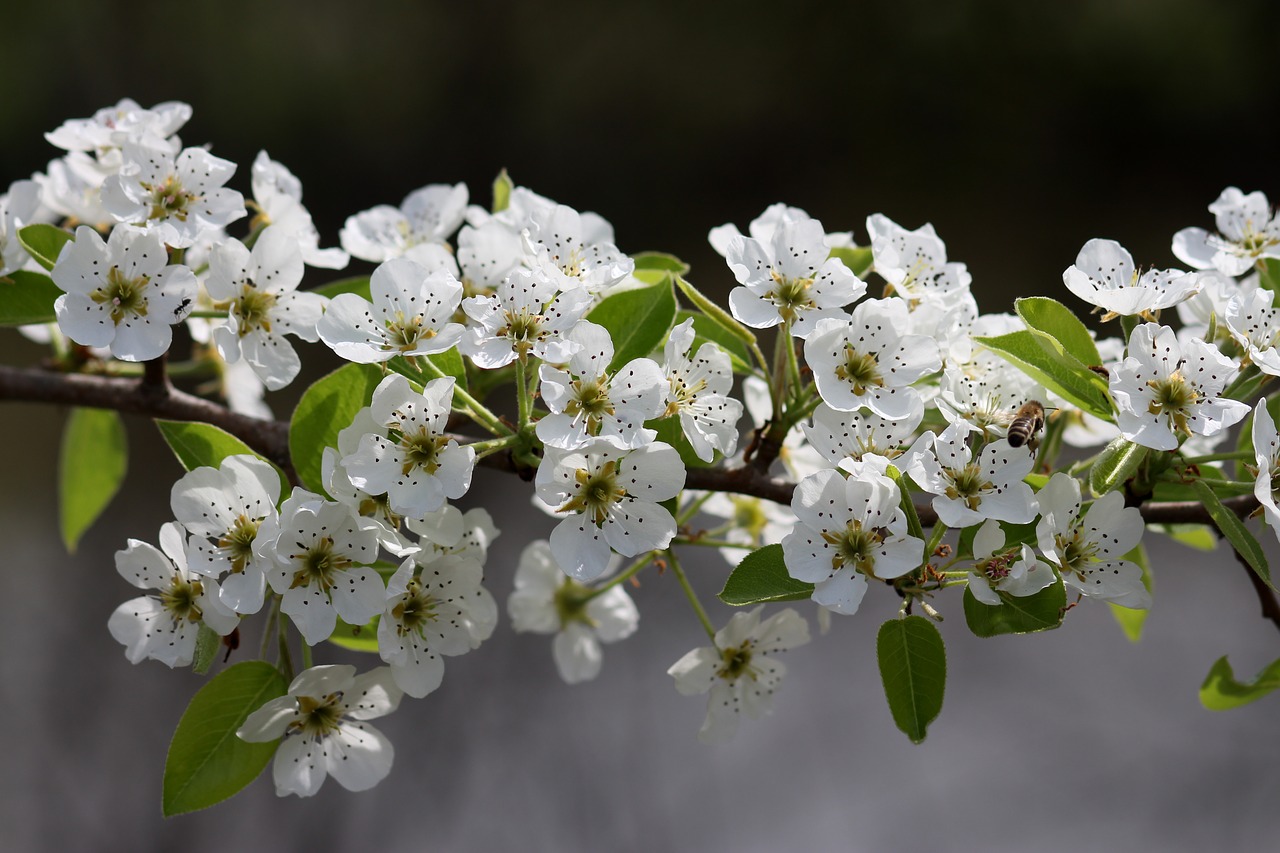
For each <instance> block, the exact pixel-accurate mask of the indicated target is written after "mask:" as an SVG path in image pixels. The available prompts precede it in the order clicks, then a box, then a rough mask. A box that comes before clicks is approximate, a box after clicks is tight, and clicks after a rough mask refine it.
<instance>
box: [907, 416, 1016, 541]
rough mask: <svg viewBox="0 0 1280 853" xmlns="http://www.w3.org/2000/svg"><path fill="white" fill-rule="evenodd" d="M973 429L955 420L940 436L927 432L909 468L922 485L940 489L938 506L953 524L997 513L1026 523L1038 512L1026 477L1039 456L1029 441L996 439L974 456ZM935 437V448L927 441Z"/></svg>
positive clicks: (962, 524)
mask: <svg viewBox="0 0 1280 853" xmlns="http://www.w3.org/2000/svg"><path fill="white" fill-rule="evenodd" d="M968 435H969V431H968V430H967V429H966V428H965V427H963V426H960V425H958V424H953V425H952V426H949V427H947V428H946V429H945V430H943V431H942V433H941V434H939V435H938V436H936V437H935V436H934V435H933V433H931V432H927V433H925V434H924V436H923V437H922V441H921V442H920V445H921V449H919V450H918V451H917V452H915V453H913V454H912V457H911V461H910V462H909V463H908V464H907V469H906V470H907V473H908V474H909V475H910V476H911V479H912V480H914V481H915V482H916V483H917V484H918V485H919V486H920V488H921V489H923V490H924V491H926V492H929V493H931V494H934V495H937V497H935V498H934V499H933V508H934V510H935V511H936V512H937V513H938V519H939V520H940V521H941V522H942V523H943V524H945V525H947V526H948V527H957V528H958V527H968V526H970V525H972V524H977V523H978V522H980V521H982V520H983V519H987V518H994V519H996V520H997V521H1008V522H1011V523H1013V524H1026V523H1027V522H1029V521H1031V520H1032V519H1034V518H1035V516H1036V510H1035V496H1034V494H1033V493H1032V491H1031V487H1030V486H1028V485H1027V484H1026V483H1024V482H1022V479H1023V478H1024V477H1026V476H1027V475H1028V474H1030V473H1031V469H1032V467H1033V466H1034V465H1035V456H1034V455H1033V454H1032V453H1030V452H1028V450H1027V448H1025V447H1010V446H1009V442H1008V441H1007V440H1005V439H1000V440H998V441H993V442H991V443H989V444H987V445H986V446H985V447H983V448H982V450H981V452H980V453H979V454H978V458H977V459H974V458H973V450H972V449H971V448H970V447H969V443H968V440H967V437H968ZM929 442H932V444H933V448H932V451H930V449H929V448H928V443H929Z"/></svg>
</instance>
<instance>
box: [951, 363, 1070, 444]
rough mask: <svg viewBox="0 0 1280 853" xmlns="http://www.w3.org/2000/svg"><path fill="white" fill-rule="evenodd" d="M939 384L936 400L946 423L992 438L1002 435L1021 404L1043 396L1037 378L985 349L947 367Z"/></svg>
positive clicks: (1043, 392)
mask: <svg viewBox="0 0 1280 853" xmlns="http://www.w3.org/2000/svg"><path fill="white" fill-rule="evenodd" d="M939 385H940V388H939V392H938V397H937V400H936V403H937V407H938V411H939V412H940V413H941V414H942V416H943V417H944V418H946V420H947V423H950V424H958V425H960V426H962V427H963V428H964V429H967V430H970V431H973V432H977V433H982V434H983V435H986V436H988V437H994V438H1002V437H1004V435H1005V433H1006V432H1007V431H1008V428H1009V424H1010V423H1011V422H1012V420H1013V417H1014V413H1015V412H1016V411H1017V410H1018V408H1020V407H1021V406H1022V405H1023V404H1025V403H1027V402H1028V401H1030V400H1043V399H1045V397H1046V394H1045V390H1044V388H1043V386H1041V385H1040V384H1039V383H1038V382H1036V381H1035V380H1034V379H1032V378H1031V377H1029V376H1027V374H1025V373H1023V372H1022V371H1021V370H1019V369H1018V368H1016V367H1014V366H1013V365H1012V364H1010V363H1009V362H1007V361H1005V360H1004V359H1003V358H999V357H997V356H995V355H993V354H992V353H989V352H986V351H983V352H980V353H978V354H977V357H976V358H975V359H974V361H972V362H970V363H968V364H965V365H963V366H956V367H948V368H947V369H946V370H944V371H943V373H942V380H941V382H940V383H939Z"/></svg>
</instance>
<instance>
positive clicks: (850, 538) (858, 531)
mask: <svg viewBox="0 0 1280 853" xmlns="http://www.w3.org/2000/svg"><path fill="white" fill-rule="evenodd" d="M887 533H888V531H887V530H885V529H884V528H883V527H872V528H863V526H862V522H861V521H858V520H856V519H851V520H850V521H849V523H848V524H847V525H846V526H845V528H844V530H829V531H827V532H826V533H823V534H822V538H823V539H824V540H826V542H827V544H828V545H831V546H832V547H833V548H834V549H835V554H834V555H833V556H832V557H831V569H832V570H833V571H835V570H838V569H840V568H842V567H844V566H852V567H853V568H855V569H857V570H858V571H860V572H862V573H863V574H864V575H867V576H868V577H875V568H876V549H878V548H879V547H880V545H881V543H883V542H884V539H885V535H886V534H887Z"/></svg>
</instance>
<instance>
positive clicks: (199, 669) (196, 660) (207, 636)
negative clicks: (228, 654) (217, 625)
mask: <svg viewBox="0 0 1280 853" xmlns="http://www.w3.org/2000/svg"><path fill="white" fill-rule="evenodd" d="M221 646H222V638H221V637H219V636H218V632H217V631H215V630H213V629H212V628H210V627H209V626H208V625H205V624H204V623H201V624H200V630H199V631H197V632H196V652H195V655H194V657H192V659H191V671H192V672H194V673H195V674H196V675H204V674H205V673H206V672H208V671H209V667H211V666H213V662H214V660H215V659H216V658H217V656H218V649H219V648H220V647H221Z"/></svg>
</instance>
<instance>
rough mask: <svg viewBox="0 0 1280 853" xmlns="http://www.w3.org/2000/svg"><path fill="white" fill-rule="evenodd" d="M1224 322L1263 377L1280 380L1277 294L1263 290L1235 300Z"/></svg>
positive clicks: (1279, 322)
mask: <svg viewBox="0 0 1280 853" xmlns="http://www.w3.org/2000/svg"><path fill="white" fill-rule="evenodd" d="M1222 319H1223V320H1225V325H1226V326H1227V328H1228V329H1229V330H1230V332H1231V336H1232V337H1233V338H1234V339H1235V340H1236V342H1237V343H1239V344H1240V346H1241V347H1243V348H1244V349H1245V350H1246V351H1247V352H1248V360H1249V361H1252V362H1253V363H1254V364H1256V365H1257V366H1258V369H1259V370H1261V371H1262V372H1263V373H1267V374H1270V375H1271V376H1280V350H1278V349H1277V348H1276V346H1277V344H1280V309H1277V308H1276V307H1275V292H1274V291H1270V290H1266V289H1264V288H1261V287H1260V288H1258V289H1257V290H1254V291H1253V292H1251V293H1249V294H1248V295H1245V294H1243V293H1241V294H1237V295H1235V296H1233V297H1231V301H1230V302H1228V303H1227V309H1226V312H1225V316H1223V318H1222ZM1183 346H1184V348H1185V347H1186V346H1187V343H1186V342H1184V344H1183Z"/></svg>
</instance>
